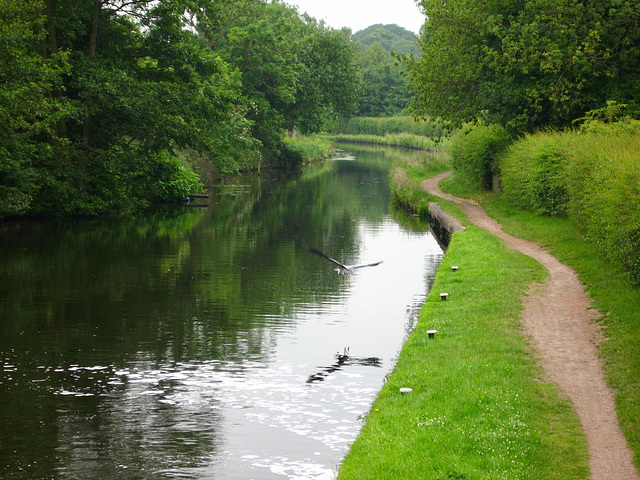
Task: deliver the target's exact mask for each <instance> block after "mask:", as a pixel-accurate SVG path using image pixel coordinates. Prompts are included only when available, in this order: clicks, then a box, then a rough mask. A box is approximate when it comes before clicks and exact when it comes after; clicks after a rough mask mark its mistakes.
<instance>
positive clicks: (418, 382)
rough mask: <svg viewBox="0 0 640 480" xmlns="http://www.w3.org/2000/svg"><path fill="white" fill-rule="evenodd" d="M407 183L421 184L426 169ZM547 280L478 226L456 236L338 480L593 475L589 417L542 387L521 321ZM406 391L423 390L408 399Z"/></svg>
mask: <svg viewBox="0 0 640 480" xmlns="http://www.w3.org/2000/svg"><path fill="white" fill-rule="evenodd" d="M406 177H407V178H408V179H409V183H411V180H412V179H413V180H414V183H416V182H418V181H419V180H420V175H419V174H418V173H417V172H411V171H408V173H406ZM400 191H401V192H402V191H404V192H409V191H411V189H410V188H408V187H407V188H404V189H401V190H400ZM427 200H428V199H427ZM441 203H442V204H443V206H444V208H445V209H448V210H449V211H450V212H453V213H454V214H455V215H456V216H458V218H461V219H462V220H463V222H464V221H466V219H465V218H463V217H462V216H461V215H462V214H461V213H460V210H459V209H457V208H455V207H453V206H452V205H451V204H448V203H447V202H441ZM453 265H457V266H459V270H458V271H456V272H453V271H452V270H451V268H450V267H451V266H453ZM545 275H546V271H545V270H544V269H543V268H542V267H541V266H540V265H539V264H538V263H537V262H535V261H534V260H532V259H530V258H529V257H526V256H524V255H522V254H519V253H517V252H513V251H511V250H509V249H508V248H506V247H505V246H504V245H503V244H502V242H501V241H500V240H498V239H497V238H496V237H494V236H492V235H490V234H489V233H487V232H486V231H484V230H482V229H480V228H478V227H475V226H469V228H467V230H465V231H464V232H462V233H459V234H456V235H454V237H453V239H452V242H451V244H450V246H449V249H448V250H447V253H446V255H445V257H444V260H443V263H442V265H441V267H440V270H439V271H438V273H437V275H436V280H435V283H434V286H433V288H432V291H431V294H430V295H429V297H428V298H427V300H426V302H425V304H424V306H423V308H422V310H421V313H420V318H419V322H418V325H417V326H416V328H415V330H414V331H413V333H412V335H411V336H410V338H409V340H408V341H407V342H406V343H405V345H404V347H403V349H402V352H401V354H400V357H399V359H398V362H397V365H396V367H395V369H394V371H393V372H392V374H391V375H390V376H389V380H388V382H387V383H386V384H385V385H384V386H383V388H382V390H381V392H380V393H379V395H378V398H377V399H376V401H375V402H374V404H373V406H372V409H371V411H370V413H369V415H368V417H367V419H366V421H365V424H364V426H363V430H362V432H361V434H360V436H359V437H358V439H357V440H356V442H355V443H354V444H353V446H352V448H351V451H350V452H349V454H348V455H347V457H346V458H345V460H344V462H343V464H342V466H341V469H340V471H339V475H338V479H339V480H347V479H367V480H372V479H388V478H394V479H415V478H424V479H436V480H440V479H492V480H493V479H518V478H519V479H522V478H524V479H530V478H540V479H543V478H544V479H563V480H566V479H584V478H587V477H588V472H589V469H588V452H587V446H586V441H585V438H584V436H583V434H582V431H581V427H580V423H579V420H578V418H577V416H576V414H575V412H574V410H573V407H572V405H571V404H570V403H569V402H568V401H567V400H566V399H565V398H564V397H563V396H562V395H561V394H560V392H559V391H558V389H557V388H556V387H555V386H553V385H551V384H548V383H546V382H544V381H543V380H542V373H541V371H540V368H539V367H538V366H537V363H536V360H535V358H534V356H533V352H532V351H531V350H530V348H529V347H528V343H527V339H526V338H525V337H524V335H523V332H522V327H521V324H520V321H519V317H520V313H521V310H522V303H521V297H522V295H524V294H525V293H526V291H527V288H528V286H529V285H530V283H531V282H533V281H540V280H542V279H543V278H544V276H545ZM441 292H447V293H449V297H448V300H447V301H441V300H440V295H439V294H440V293H441ZM429 329H435V330H437V331H438V333H437V334H436V336H435V338H433V339H430V338H429V337H428V334H427V331H428V330H429ZM406 387H408V388H411V389H412V390H413V391H412V392H411V393H405V394H402V393H401V392H400V388H406Z"/></svg>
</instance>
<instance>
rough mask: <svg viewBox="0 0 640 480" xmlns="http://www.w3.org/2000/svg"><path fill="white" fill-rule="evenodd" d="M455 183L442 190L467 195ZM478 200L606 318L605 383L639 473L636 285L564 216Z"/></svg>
mask: <svg viewBox="0 0 640 480" xmlns="http://www.w3.org/2000/svg"><path fill="white" fill-rule="evenodd" d="M458 186H459V184H456V182H455V181H454V180H453V179H448V180H445V185H444V188H446V190H447V191H449V192H450V193H453V194H454V195H457V196H469V195H470V194H469V192H467V191H461V190H459V188H458ZM475 197H476V199H479V200H481V203H482V205H483V206H484V208H485V209H486V211H487V213H489V214H490V215H491V216H492V217H494V218H495V219H496V220H498V221H499V222H500V223H501V224H502V225H503V227H504V230H505V231H506V232H507V233H510V234H511V235H514V236H517V237H521V238H526V239H529V240H533V241H535V242H537V243H538V244H540V245H541V246H543V247H544V248H545V249H547V250H548V251H549V252H550V253H551V254H552V255H554V256H555V257H556V258H558V259H559V260H560V261H561V262H563V263H565V264H566V265H568V266H569V267H571V268H572V269H573V270H575V271H576V272H577V273H578V276H579V278H580V281H581V282H582V283H584V284H585V285H586V286H587V291H588V292H589V296H590V297H591V298H592V299H593V301H594V307H595V308H596V309H597V310H598V311H599V312H600V313H602V314H603V315H604V317H603V318H602V325H603V334H604V336H605V338H606V339H607V340H606V341H605V342H603V343H601V345H600V353H601V355H602V357H603V358H604V360H605V370H606V373H607V377H608V382H609V385H610V386H611V387H612V388H613V389H614V391H615V394H616V407H617V413H618V419H619V421H620V426H621V428H622V431H623V433H624V434H625V437H626V438H627V442H628V443H629V446H630V447H631V449H632V451H633V453H634V458H635V465H636V468H638V469H640V422H639V421H638V419H640V308H638V306H640V287H638V286H637V285H633V284H632V283H631V282H630V280H629V276H628V274H627V273H626V272H625V271H624V270H623V267H622V266H621V265H620V264H619V263H617V262H611V261H610V260H609V259H608V258H607V257H605V256H603V255H602V254H601V253H600V252H599V250H598V247H597V246H595V245H593V244H592V243H590V242H586V241H585V239H584V236H583V235H582V234H581V233H580V231H579V230H578V228H577V227H576V225H575V224H574V223H573V222H571V221H570V220H569V219H567V218H563V217H548V216H543V215H537V214H534V213H531V212H526V211H521V210H519V209H516V208H513V207H511V206H509V204H508V203H506V202H504V200H503V199H501V198H500V197H499V196H498V195H495V194H484V195H482V196H480V195H478V194H476V195H475Z"/></svg>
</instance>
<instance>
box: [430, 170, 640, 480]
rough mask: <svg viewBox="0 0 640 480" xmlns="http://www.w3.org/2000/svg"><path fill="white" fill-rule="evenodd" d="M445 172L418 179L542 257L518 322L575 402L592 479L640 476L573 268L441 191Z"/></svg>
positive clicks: (631, 479) (492, 230)
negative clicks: (539, 279)
mask: <svg viewBox="0 0 640 480" xmlns="http://www.w3.org/2000/svg"><path fill="white" fill-rule="evenodd" d="M448 173H449V172H446V173H443V174H440V175H438V176H436V177H434V178H432V179H430V180H425V181H424V182H423V183H422V188H423V189H424V190H426V191H427V192H429V193H431V194H432V195H436V196H439V197H442V198H444V199H446V200H451V201H453V202H456V203H458V204H460V205H461V206H462V207H463V209H464V210H465V212H466V213H467V215H468V216H469V218H470V220H471V221H472V222H473V223H474V224H476V225H478V226H479V227H481V228H484V229H485V230H487V231H489V232H490V233H492V234H494V235H496V236H498V237H500V238H501V239H502V240H503V241H504V242H505V244H506V245H507V246H508V247H509V248H512V249H514V250H517V251H519V252H522V253H524V254H525V255H528V256H530V257H532V258H534V259H536V260H537V261H538V262H540V263H541V264H542V265H543V266H544V267H545V268H546V269H547V270H548V271H549V277H548V279H547V280H546V282H545V283H544V284H543V285H542V286H538V287H539V288H535V287H534V289H533V290H532V292H531V294H530V295H528V296H527V297H525V298H524V311H523V313H522V321H523V324H524V326H525V329H526V331H527V333H528V335H529V336H530V337H531V338H532V339H533V343H534V347H535V348H536V350H537V351H538V352H539V356H540V358H541V362H542V366H543V367H544V369H545V372H546V374H547V375H548V377H549V379H550V380H551V381H553V382H555V383H557V384H558V385H559V386H560V388H561V389H562V390H563V391H564V392H565V394H566V395H567V396H568V397H569V399H570V400H571V401H572V402H573V404H574V406H575V409H576V411H577V413H578V417H579V418H580V422H581V423H582V428H583V430H584V432H585V435H586V438H587V443H588V447H589V456H590V459H589V465H590V467H591V478H592V480H638V479H639V478H640V477H639V476H638V473H637V471H636V469H635V467H634V465H633V455H632V453H631V450H630V449H629V447H628V445H627V442H626V439H625V437H624V435H623V434H622V431H621V430H620V426H619V424H618V417H617V415H616V410H615V403H614V395H613V392H612V391H611V389H610V388H609V387H608V385H607V383H606V381H605V375H604V370H603V367H602V361H601V360H600V358H599V357H598V350H597V344H598V341H599V339H600V330H599V327H598V325H597V324H596V323H595V320H596V319H597V318H598V317H599V316H600V315H599V313H598V312H597V311H595V310H594V309H592V308H591V306H590V300H589V298H588V296H587V294H586V292H585V289H584V286H583V285H582V284H581V283H580V282H579V281H578V277H577V275H576V274H575V272H574V271H573V270H571V269H570V268H569V267H567V266H566V265H564V264H562V263H560V262H559V261H558V260H557V259H556V258H555V257H553V256H552V255H550V254H549V253H548V252H546V251H545V250H543V249H542V248H540V247H539V246H538V245H537V244H535V243H533V242H530V241H528V240H523V239H519V238H515V237H513V236H511V235H508V234H506V233H504V232H503V231H502V227H501V225H500V224H499V223H498V222H496V221H495V220H493V219H492V218H490V217H489V216H488V215H487V214H486V213H485V211H484V209H483V208H482V207H480V206H479V205H477V204H474V203H473V202H470V201H467V200H463V199H460V198H457V197H454V196H452V195H448V194H445V193H443V192H442V191H441V190H440V189H439V187H438V183H439V182H440V180H441V179H442V178H444V177H445V176H446V175H448Z"/></svg>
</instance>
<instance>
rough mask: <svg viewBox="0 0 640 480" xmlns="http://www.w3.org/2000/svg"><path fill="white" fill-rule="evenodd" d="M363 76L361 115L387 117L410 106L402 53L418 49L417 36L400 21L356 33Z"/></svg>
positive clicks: (407, 81)
mask: <svg viewBox="0 0 640 480" xmlns="http://www.w3.org/2000/svg"><path fill="white" fill-rule="evenodd" d="M353 41H354V42H355V43H356V45H357V46H358V47H359V51H358V55H357V59H358V64H359V66H360V72H361V74H362V78H363V89H362V96H361V97H360V101H359V104H358V115H359V116H363V117H386V116H392V115H398V114H400V113H402V112H404V111H405V110H406V109H407V106H408V105H409V103H410V101H411V99H412V93H411V90H410V88H409V79H408V76H407V74H406V68H405V66H404V65H402V64H400V62H399V61H398V58H399V56H401V55H409V54H411V53H415V52H416V51H417V43H416V38H415V36H414V35H413V33H411V32H410V31H409V30H406V29H405V28H402V27H400V26H398V25H381V24H377V25H372V26H370V27H368V28H365V29H364V30H360V31H359V32H356V33H355V34H354V35H353Z"/></svg>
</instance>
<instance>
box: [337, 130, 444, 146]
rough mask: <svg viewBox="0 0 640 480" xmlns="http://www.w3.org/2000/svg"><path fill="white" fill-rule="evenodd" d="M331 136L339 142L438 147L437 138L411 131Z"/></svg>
mask: <svg viewBox="0 0 640 480" xmlns="http://www.w3.org/2000/svg"><path fill="white" fill-rule="evenodd" d="M330 137H331V138H333V139H335V140H337V141H339V142H352V143H367V144H372V145H388V146H392V147H405V148H415V149H418V150H430V149H435V148H437V147H438V145H439V144H440V142H439V141H438V140H437V139H433V138H430V137H425V136H423V135H414V134H411V133H387V134H385V135H341V134H332V135H330Z"/></svg>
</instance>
